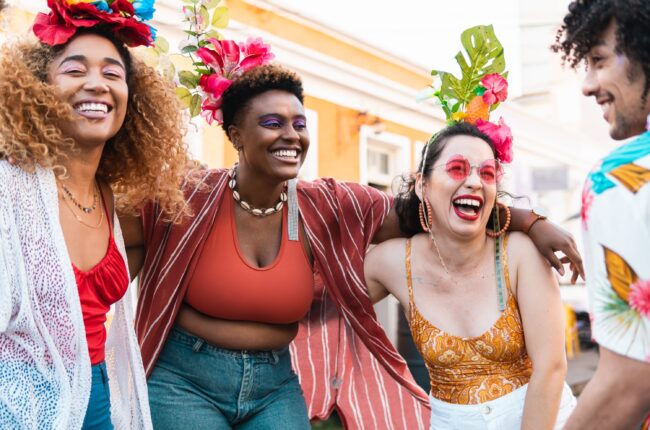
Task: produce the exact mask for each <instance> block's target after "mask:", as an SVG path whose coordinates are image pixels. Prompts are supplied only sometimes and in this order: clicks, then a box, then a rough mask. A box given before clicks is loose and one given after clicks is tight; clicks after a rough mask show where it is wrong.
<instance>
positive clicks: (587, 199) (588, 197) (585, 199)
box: [580, 180, 594, 230]
mask: <svg viewBox="0 0 650 430" xmlns="http://www.w3.org/2000/svg"><path fill="white" fill-rule="evenodd" d="M593 203H594V195H593V194H592V193H591V181H589V180H587V182H585V186H584V188H583V189H582V207H581V208H580V219H581V220H582V228H584V229H585V230H587V229H588V228H587V221H588V220H589V211H590V210H591V205H592V204H593Z"/></svg>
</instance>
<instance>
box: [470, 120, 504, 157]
mask: <svg viewBox="0 0 650 430" xmlns="http://www.w3.org/2000/svg"><path fill="white" fill-rule="evenodd" d="M476 127H477V128H478V129H479V130H480V131H481V132H482V133H483V134H485V135H486V136H487V137H489V138H490V140H491V141H492V143H493V144H494V148H495V149H496V151H497V158H498V159H499V161H501V162H502V163H510V162H511V161H512V156H513V154H512V131H511V130H510V127H508V126H507V125H506V123H505V122H504V121H503V118H499V123H498V124H495V123H493V122H489V121H484V120H482V119H479V120H477V121H476Z"/></svg>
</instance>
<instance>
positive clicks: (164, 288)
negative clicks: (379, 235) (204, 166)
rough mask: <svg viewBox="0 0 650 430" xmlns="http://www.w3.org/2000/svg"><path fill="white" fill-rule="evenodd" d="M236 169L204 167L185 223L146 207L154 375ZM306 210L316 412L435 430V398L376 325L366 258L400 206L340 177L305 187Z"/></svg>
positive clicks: (311, 394) (349, 421)
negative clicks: (431, 417) (432, 408)
mask: <svg viewBox="0 0 650 430" xmlns="http://www.w3.org/2000/svg"><path fill="white" fill-rule="evenodd" d="M227 172H228V171H227V170H205V171H201V172H199V173H197V174H196V175H199V177H198V178H196V179H198V181H192V182H191V185H190V184H189V183H188V185H187V186H186V187H185V190H186V196H187V198H188V202H189V204H190V205H191V207H192V208H193V212H194V215H195V216H194V217H193V218H191V219H189V220H187V221H186V222H185V223H184V224H182V225H174V226H170V225H169V224H165V223H163V222H161V221H160V216H159V214H158V211H157V208H156V207H155V206H154V205H151V206H149V207H147V208H146V209H145V210H144V212H143V224H144V231H145V243H146V247H147V254H146V258H145V265H144V268H143V272H142V274H141V285H140V298H139V300H138V309H137V315H136V330H137V333H138V338H139V340H140V347H141V349H142V355H143V362H144V366H145V370H146V372H147V374H150V373H151V371H152V369H153V366H154V364H155V361H156V359H157V357H158V355H159V354H160V351H161V349H162V347H163V345H164V343H165V340H166V338H167V335H168V333H169V330H170V328H171V326H172V324H173V321H174V319H175V317H176V313H177V311H178V309H179V307H180V305H181V302H182V300H183V296H184V295H185V291H186V288H187V285H188V282H189V280H190V279H191V277H192V276H191V275H192V272H193V270H194V267H195V266H196V262H197V260H198V258H197V257H198V256H199V255H200V252H201V249H202V247H203V244H204V242H205V239H206V237H207V235H208V233H209V230H210V227H211V226H212V223H213V222H214V219H215V217H216V214H217V211H218V208H219V202H220V201H221V198H222V196H223V191H224V189H225V186H226V182H227ZM298 203H299V207H300V216H301V220H302V222H303V225H304V227H305V231H306V232H307V235H308V237H309V242H310V245H311V248H312V253H313V255H314V285H315V291H314V292H315V296H314V302H313V305H312V308H311V310H310V312H309V314H308V315H307V316H306V317H305V319H304V320H303V321H302V322H301V324H300V330H299V333H298V336H297V337H296V339H295V341H294V342H293V343H292V344H291V355H292V360H293V367H294V369H295V371H296V373H297V374H298V376H299V378H300V383H301V385H302V388H303V391H304V393H305V400H306V402H307V407H308V410H309V414H310V417H311V418H318V419H323V418H326V417H327V416H328V415H329V414H330V413H331V411H332V410H333V408H336V409H337V410H338V412H339V415H340V416H341V418H342V419H343V421H344V423H345V426H346V428H348V429H427V428H428V425H429V406H428V397H427V395H426V394H425V393H424V392H423V391H422V390H421V389H420V388H419V387H418V386H417V384H416V383H415V381H414V380H413V378H412V376H411V374H410V373H409V371H408V368H407V366H406V363H405V362H404V360H403V359H402V357H401V356H400V355H399V354H398V353H397V351H396V350H395V348H394V347H393V345H392V344H391V343H390V341H389V340H388V338H387V337H386V334H385V333H384V331H383V329H382V328H381V327H380V325H379V323H378V322H377V319H376V316H375V313H374V309H373V307H372V303H371V302H370V299H369V297H368V293H367V290H366V287H365V285H364V280H363V257H364V255H365V253H366V250H367V248H368V246H369V245H370V241H371V239H372V237H373V236H374V234H375V232H376V231H377V230H378V229H379V227H380V226H381V224H382V222H383V220H384V218H385V217H386V215H387V214H388V211H389V210H390V207H391V204H392V202H391V200H390V198H389V197H388V196H386V195H385V194H383V193H381V192H379V191H377V190H375V189H373V188H370V187H365V186H362V185H358V184H348V183H337V182H336V181H334V180H332V179H322V180H318V181H314V182H299V183H298Z"/></svg>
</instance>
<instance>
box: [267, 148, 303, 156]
mask: <svg viewBox="0 0 650 430" xmlns="http://www.w3.org/2000/svg"><path fill="white" fill-rule="evenodd" d="M273 155H275V156H276V157H287V158H296V157H297V156H298V151H296V150H295V149H280V150H278V151H273Z"/></svg>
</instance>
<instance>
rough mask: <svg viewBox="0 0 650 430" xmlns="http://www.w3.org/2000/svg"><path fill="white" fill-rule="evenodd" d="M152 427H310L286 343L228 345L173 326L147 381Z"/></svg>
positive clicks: (284, 429) (259, 429)
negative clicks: (266, 347) (265, 347)
mask: <svg viewBox="0 0 650 430" xmlns="http://www.w3.org/2000/svg"><path fill="white" fill-rule="evenodd" d="M148 387H149V402H150V404H151V418H152V421H153V426H154V429H156V430H167V429H169V430H183V429H188V430H203V429H206V430H207V429H210V430H214V429H237V430H276V429H277V430H309V429H311V426H310V424H309V418H308V416H307V407H306V405H305V399H304V397H303V394H302V389H301V388H300V384H299V383H298V377H297V376H296V374H295V373H294V372H293V370H292V369H291V356H290V355H289V348H288V347H287V348H283V349H281V350H277V351H276V350H273V351H247V350H237V351H234V350H228V349H223V348H219V347H216V346H213V345H210V344H208V343H207V342H206V341H205V340H203V339H201V338H199V337H196V336H194V335H192V334H190V333H188V332H186V331H184V330H182V329H180V328H178V327H174V328H172V330H171V332H170V334H169V337H168V338H167V342H166V343H165V346H164V348H163V350H162V352H161V354H160V357H159V358H158V361H157V362H156V366H155V367H154V369H153V372H152V373H151V376H150V377H149V381H148Z"/></svg>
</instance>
